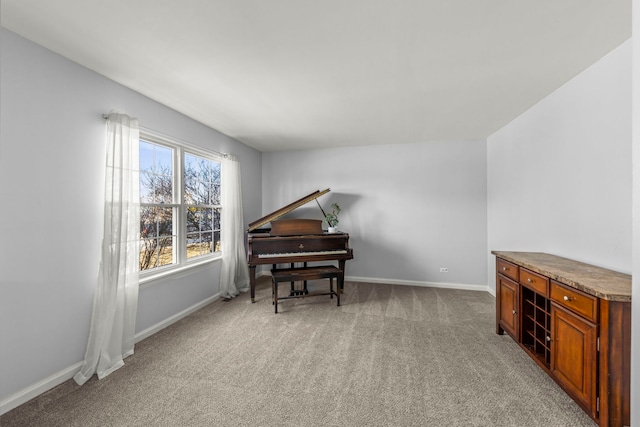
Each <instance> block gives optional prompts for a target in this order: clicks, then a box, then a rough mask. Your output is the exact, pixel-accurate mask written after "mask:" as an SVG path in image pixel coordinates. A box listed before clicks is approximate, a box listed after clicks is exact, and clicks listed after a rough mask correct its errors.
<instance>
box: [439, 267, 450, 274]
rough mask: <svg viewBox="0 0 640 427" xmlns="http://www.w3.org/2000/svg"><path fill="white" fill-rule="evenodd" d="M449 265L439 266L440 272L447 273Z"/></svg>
mask: <svg viewBox="0 0 640 427" xmlns="http://www.w3.org/2000/svg"><path fill="white" fill-rule="evenodd" d="M448 272H449V267H440V273H448Z"/></svg>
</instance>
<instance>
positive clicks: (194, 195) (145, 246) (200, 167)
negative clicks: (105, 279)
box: [140, 140, 222, 271]
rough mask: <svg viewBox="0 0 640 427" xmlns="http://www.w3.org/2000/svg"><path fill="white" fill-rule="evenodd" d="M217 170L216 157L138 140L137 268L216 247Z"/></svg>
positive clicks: (173, 262)
mask: <svg viewBox="0 0 640 427" xmlns="http://www.w3.org/2000/svg"><path fill="white" fill-rule="evenodd" d="M176 161H179V162H181V164H182V168H176V167H175V162H176ZM178 170H182V171H183V172H182V174H178V173H177V171H178ZM220 172H221V169H220V162H218V161H216V160H214V159H211V158H206V157H204V156H200V155H196V154H193V153H189V152H186V151H185V150H184V149H183V148H182V147H179V146H177V147H172V146H167V145H163V144H158V143H155V142H150V141H147V140H140V271H147V270H152V269H155V268H158V267H164V266H170V265H179V264H182V263H185V262H186V261H187V260H191V259H195V258H198V257H204V256H207V255H211V254H213V253H214V252H219V251H220V249H221V248H220V213H221V209H222V207H221V205H220V200H221V198H220V191H221V188H220Z"/></svg>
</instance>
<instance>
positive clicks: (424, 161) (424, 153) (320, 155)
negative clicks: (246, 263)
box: [262, 141, 487, 289]
mask: <svg viewBox="0 0 640 427" xmlns="http://www.w3.org/2000/svg"><path fill="white" fill-rule="evenodd" d="M485 147H486V146H485V142H484V141H459V142H428V143H419V144H402V145H380V146H367V147H352V148H335V149H322V150H312V151H289V152H284V153H265V154H263V163H262V170H263V211H264V212H270V211H273V210H275V209H276V208H278V207H280V206H283V205H285V204H287V203H290V202H292V201H294V200H296V199H298V198H299V197H302V196H304V195H306V194H308V193H311V192H312V191H314V190H323V189H325V188H331V193H329V194H327V195H325V196H322V197H321V198H320V199H319V200H320V203H321V205H322V206H323V208H324V209H325V210H327V209H328V208H329V207H330V205H331V203H332V202H333V201H337V202H338V203H339V204H340V206H341V207H342V209H343V211H342V213H341V215H340V225H339V228H340V229H341V230H343V231H346V232H348V233H349V234H350V246H351V247H352V248H353V250H354V257H355V258H354V260H352V261H348V262H347V267H346V270H347V271H346V274H347V276H348V277H349V278H350V279H352V280H353V279H356V280H369V281H374V282H375V281H381V282H387V283H412V284H418V285H420V284H423V285H428V284H433V283H445V284H451V285H456V286H458V285H461V286H462V287H465V286H471V287H474V286H481V288H482V289H486V287H485V280H486V255H485V252H486V247H487V246H486V166H485V161H486V150H485ZM296 215H297V216H303V215H304V216H306V217H315V218H318V219H321V218H322V215H321V213H320V210H319V209H318V207H317V205H316V204H315V203H312V204H309V205H307V207H306V208H305V209H299V210H298V211H297V212H296ZM324 225H325V227H326V224H324ZM440 267H447V268H449V273H440V272H439V269H440Z"/></svg>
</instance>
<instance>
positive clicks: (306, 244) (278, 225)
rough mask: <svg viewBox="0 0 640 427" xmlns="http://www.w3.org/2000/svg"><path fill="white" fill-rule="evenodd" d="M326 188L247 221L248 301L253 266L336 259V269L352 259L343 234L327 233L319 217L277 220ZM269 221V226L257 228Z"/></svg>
mask: <svg viewBox="0 0 640 427" xmlns="http://www.w3.org/2000/svg"><path fill="white" fill-rule="evenodd" d="M329 191H330V190H329V189H326V190H324V191H319V190H318V191H315V192H313V193H311V194H309V195H307V196H305V197H303V198H301V199H299V200H296V201H295V202H293V203H290V204H289V205H287V206H285V207H283V208H280V209H278V210H277V211H275V212H272V213H270V214H268V215H266V216H264V217H262V218H260V219H258V220H257V221H254V222H252V223H251V224H249V228H248V229H247V263H248V264H249V278H250V283H251V302H255V297H256V266H258V265H265V264H271V265H273V268H276V265H277V264H293V263H298V262H300V263H305V265H306V263H307V262H316V261H338V264H339V268H340V270H342V271H344V267H345V263H346V261H347V260H349V259H353V250H352V249H351V248H349V235H348V234H347V233H331V234H330V233H327V232H325V231H323V230H322V220H315V219H278V218H280V217H282V216H283V215H285V214H287V213H289V212H291V211H293V210H294V209H296V208H298V207H300V206H302V205H304V204H306V203H309V202H311V201H313V200H316V199H317V198H318V197H320V196H322V195H324V194H326V193H328V192H329ZM267 223H271V229H270V230H269V229H260V227H262V226H263V225H265V224H267Z"/></svg>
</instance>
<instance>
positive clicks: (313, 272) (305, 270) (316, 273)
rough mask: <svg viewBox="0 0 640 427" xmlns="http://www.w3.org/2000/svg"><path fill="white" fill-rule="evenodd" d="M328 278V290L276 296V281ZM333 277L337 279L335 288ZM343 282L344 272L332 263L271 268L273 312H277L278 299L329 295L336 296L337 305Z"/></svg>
mask: <svg viewBox="0 0 640 427" xmlns="http://www.w3.org/2000/svg"><path fill="white" fill-rule="evenodd" d="M319 279H329V292H321V293H316V292H314V293H313V294H307V295H304V294H302V295H297V294H292V295H289V296H286V297H278V283H280V282H298V281H304V282H306V281H308V280H319ZM333 279H336V280H337V283H336V290H335V291H334V290H333ZM343 282H344V273H343V271H342V270H340V269H339V268H337V267H335V266H333V265H321V266H314V267H300V268H287V269H279V270H278V269H273V270H271V290H272V295H273V305H274V306H275V312H276V313H277V312H278V300H283V299H290V298H304V297H307V296H309V297H311V296H320V295H329V296H330V297H331V298H333V296H334V295H335V296H336V299H337V300H338V306H340V286H341V285H342V283H343Z"/></svg>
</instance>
